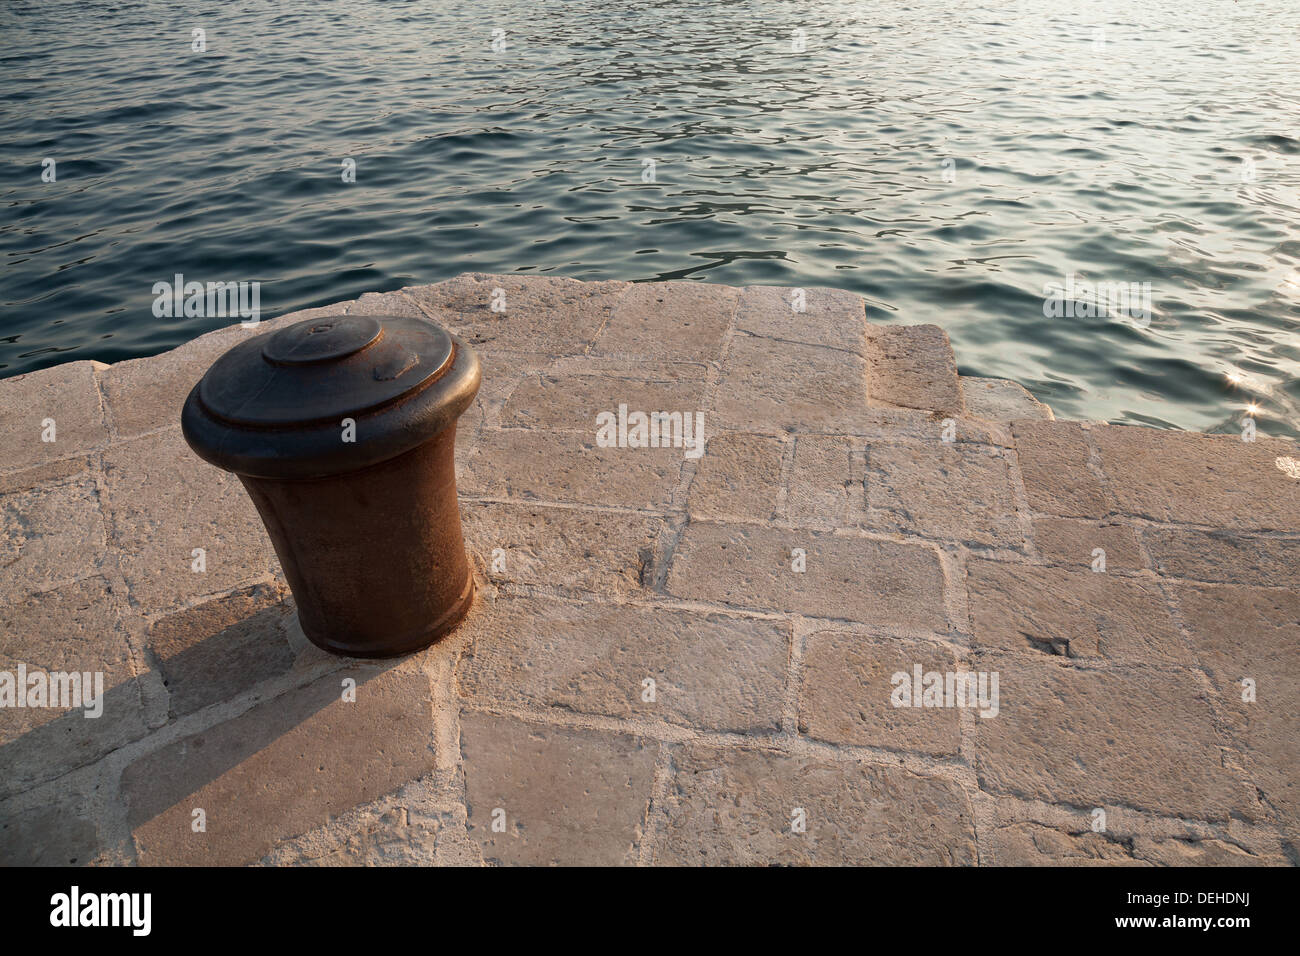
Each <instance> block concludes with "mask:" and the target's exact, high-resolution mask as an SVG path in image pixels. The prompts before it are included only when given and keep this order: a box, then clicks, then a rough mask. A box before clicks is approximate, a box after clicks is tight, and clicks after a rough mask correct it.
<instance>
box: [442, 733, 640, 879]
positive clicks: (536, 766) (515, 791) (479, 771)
mask: <svg viewBox="0 0 1300 956" xmlns="http://www.w3.org/2000/svg"><path fill="white" fill-rule="evenodd" d="M460 746H461V754H462V758H463V760H464V765H465V806H466V809H467V811H468V813H469V831H470V836H471V837H473V838H474V839H475V840H476V841H477V842H478V843H479V844H481V845H482V847H483V858H484V860H485V861H487V862H489V863H513V864H524V865H533V866H556V865H559V866H616V865H620V864H630V863H634V862H636V845H637V844H638V843H639V842H640V840H641V837H642V831H643V827H644V821H645V814H646V807H647V806H648V804H649V801H650V789H651V784H652V782H653V779H654V767H655V760H656V758H657V754H658V749H659V746H658V744H657V743H655V742H654V741H650V740H643V739H641V738H639V737H631V736H626V735H622V734H613V733H605V732H599V731H587V730H576V729H570V728H567V727H555V726H550V725H544V724H526V723H523V722H521V721H518V720H514V719H512V718H508V717H494V716H491V715H489V714H481V713H476V712H473V711H467V712H464V713H462V714H461V719H460ZM498 810H500V811H501V813H500V814H497V818H498V819H500V818H502V817H504V824H505V830H504V832H494V831H493V829H492V824H493V817H494V813H495V812H496V811H498Z"/></svg>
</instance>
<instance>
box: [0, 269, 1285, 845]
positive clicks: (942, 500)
mask: <svg viewBox="0 0 1300 956" xmlns="http://www.w3.org/2000/svg"><path fill="white" fill-rule="evenodd" d="M340 313H344V314H346V313H353V314H368V315H384V314H391V315H402V316H409V317H424V318H428V319H431V320H433V321H438V322H442V323H444V324H445V325H447V326H448V327H450V328H451V329H452V330H453V331H455V332H457V333H458V334H460V335H462V336H463V337H465V338H466V340H467V341H469V342H471V343H473V344H474V346H475V347H476V348H477V349H478V351H479V353H480V357H481V360H482V364H483V371H484V379H483V384H482V387H481V389H480V392H479V394H478V396H477V398H476V400H475V402H474V404H473V406H472V407H471V408H470V409H469V410H467V412H466V413H465V415H464V416H463V417H462V419H461V420H460V422H459V427H458V430H457V438H456V448H457V474H458V491H459V493H460V496H461V511H462V523H463V526H464V531H465V538H466V543H467V547H468V549H469V551H470V554H471V557H472V560H473V563H474V566H475V568H476V574H477V576H478V598H477V600H476V603H475V606H474V608H473V609H472V610H471V612H470V615H469V617H468V618H467V619H466V621H465V623H464V624H463V626H462V627H460V628H459V629H458V630H456V631H455V632H454V633H452V634H451V635H449V636H448V637H446V638H445V639H444V640H442V641H441V642H439V643H438V644H436V645H434V646H433V647H431V648H429V649H427V650H426V651H424V652H421V653H419V654H416V655H412V656H410V657H408V658H406V659H403V660H401V661H398V662H388V663H383V664H374V663H366V664H363V663H357V662H350V661H347V660H345V659H339V658H334V657H331V656H329V655H327V654H325V653H323V652H321V651H319V650H318V649H316V648H315V647H313V646H312V645H310V644H309V643H308V642H307V640H306V638H305V637H304V636H303V634H302V630H301V628H300V626H299V625H298V622H297V619H296V612H295V604H294V601H293V597H292V595H291V594H290V592H289V590H288V586H287V584H286V583H285V581H284V579H283V577H282V575H281V573H280V568H279V564H278V562H277V560H276V558H275V554H274V552H273V550H272V548H271V546H270V542H269V540H268V539H267V536H266V533H265V531H264V529H263V528H262V525H261V523H260V521H259V519H258V517H257V515H256V513H255V511H254V509H253V508H252V506H251V503H250V502H249V500H248V498H247V495H246V494H245V493H244V491H243V488H242V487H241V486H240V484H239V482H238V480H237V479H235V478H234V477H233V476H230V475H226V474H224V473H222V472H220V471H218V470H216V469H213V468H211V467H209V466H208V465H206V464H204V463H202V462H200V461H199V460H198V459H197V458H196V457H195V456H194V455H193V454H192V453H191V452H190V451H189V450H188V448H187V447H186V446H185V443H184V441H183V438H182V436H181V434H180V429H179V427H178V420H179V413H180V405H181V402H182V401H183V400H184V398H185V395H186V394H187V393H188V391H189V389H190V388H191V387H192V385H193V383H194V382H195V381H197V380H198V378H199V377H200V376H201V375H202V374H203V372H204V371H205V369H206V368H207V366H208V365H209V364H210V363H211V362H212V361H213V360H214V359H215V358H216V357H217V356H218V355H220V354H221V353H222V352H224V351H225V350H226V349H227V348H229V347H230V346H231V345H233V344H235V343H237V342H239V341H243V340H244V339H246V338H247V337H248V336H250V335H255V334H259V333H260V332H264V331H268V330H271V329H275V328H280V327H283V326H284V325H287V324H289V323H292V322H294V321H298V320H301V319H306V318H316V317H319V316H323V315H329V314H340ZM918 318H919V317H918ZM957 367H958V366H957V359H956V356H954V355H953V353H952V349H951V347H950V345H949V343H948V339H947V336H946V335H945V334H944V332H943V330H942V329H940V328H939V327H937V326H933V325H925V324H919V325H908V326H876V325H872V324H870V323H868V322H867V321H866V319H865V310H864V308H863V304H862V302H861V300H859V299H858V298H857V297H856V296H853V295H851V294H847V293H844V292H840V291H837V290H826V289H813V288H809V289H802V290H801V289H781V288H765V287H748V288H744V289H734V288H728V287H725V286H716V285H709V284H704V283H697V282H655V283H625V282H598V283H582V282H577V281H574V280H571V279H564V278H558V277H541V276H526V275H511V276H493V275H484V274H477V273H472V274H466V275H462V276H459V277H456V278H454V279H451V280H448V281H446V282H441V283H437V284H434V285H429V286H417V287H412V288H408V289H401V290H395V291H390V292H385V293H372V294H366V295H363V296H361V297H360V298H358V299H357V300H355V301H352V302H346V303H339V304H337V305H334V306H329V307H326V308H323V309H315V310H310V311H309V312H303V313H297V314H294V315H287V316H283V317H281V318H278V319H275V320H273V321H268V322H263V323H261V324H260V326H258V327H257V328H253V329H244V328H241V327H239V326H232V327H230V328H225V329H218V330H215V331H213V332H210V333H208V334H207V335H204V336H201V337H200V338H198V339H196V340H194V341H193V342H190V343H187V344H186V345H183V346H181V347H180V348H178V349H174V350H172V351H171V352H168V353H165V354H163V355H160V356H156V357H154V358H147V359H136V360H132V361H128V362H121V363H118V364H117V365H113V366H105V365H101V364H99V363H93V362H75V363H70V364H67V365H62V366H56V367H54V368H50V369H46V370H44V371H41V372H36V373H32V374H30V375H25V376H20V377H17V378H12V379H7V380H4V381H0V412H3V414H2V415H0V862H4V863H26V864H51V863H66V862H75V863H78V864H85V863H95V864H108V865H118V864H155V863H180V864H198V863H222V864H256V863H261V864H270V865H295V864H301V865H326V866H328V865H362V864H366V865H368V864H381V865H382V864H394V863H408V864H409V863H415V864H424V865H485V864H486V865H499V864H531V865H554V864H561V865H562V864H583V863H589V864H598V865H670V864H680V865H699V864H731V865H735V864H740V865H751V864H752V865H768V864H774V863H776V864H806V865H822V864H842V863H883V864H895V865H909V864H914V865H938V864H942V865H973V864H981V865H1006V864H1009V865H1039V864H1069V865H1158V866H1159V865H1206V866H1235V865H1260V864H1265V865H1286V864H1292V865H1294V864H1295V863H1296V862H1297V861H1300V797H1298V796H1297V782H1296V767H1297V766H1300V754H1297V752H1296V742H1297V740H1300V727H1297V726H1296V717H1295V707H1294V701H1293V697H1294V693H1293V690H1294V687H1295V686H1296V683H1297V680H1300V672H1297V663H1296V662H1297V656H1296V647H1297V639H1298V638H1300V605H1298V604H1297V601H1298V600H1300V598H1298V597H1297V593H1298V588H1297V586H1298V585H1300V478H1297V475H1300V465H1297V464H1296V463H1297V462H1300V447H1297V445H1296V443H1295V442H1292V441H1287V440H1282V439H1276V438H1269V437H1267V436H1266V435H1263V434H1260V435H1259V436H1258V438H1257V439H1256V440H1255V441H1254V442H1243V441H1241V440H1240V439H1239V438H1238V437H1236V436H1232V435H1229V436H1205V435H1196V434H1190V433H1181V432H1162V431H1156V430H1152V429H1146V428H1137V427H1129V426H1123V427H1121V426H1110V425H1096V424H1090V423H1086V422H1065V421H1056V420H1054V419H1053V417H1052V413H1051V410H1050V409H1049V408H1047V407H1046V406H1044V405H1042V403H1040V402H1038V401H1037V400H1036V399H1034V397H1033V396H1032V395H1029V394H1028V393H1027V392H1026V391H1025V390H1024V389H1023V388H1021V387H1020V386H1018V385H1016V384H1015V383H1011V382H1002V381H999V380H993V379H979V378H967V377H963V376H959V375H958V374H957ZM620 405H623V406H626V407H627V408H628V409H629V410H635V411H641V412H644V413H647V414H649V413H653V412H658V411H667V412H672V411H678V412H683V413H686V412H691V413H699V414H701V415H702V416H703V419H702V420H703V422H704V425H703V429H704V439H705V443H704V445H703V447H702V449H700V451H702V453H697V454H689V453H688V451H689V450H688V449H686V448H682V447H660V448H637V447H627V446H626V444H625V443H615V444H613V445H610V444H608V443H605V442H602V441H598V440H597V433H596V420H595V419H596V416H597V415H599V414H600V413H601V412H605V411H609V412H615V413H616V412H617V410H618V408H619V406H620ZM47 420H49V421H47ZM51 425H52V426H53V427H52V428H51ZM20 665H21V667H22V668H24V669H25V670H24V673H28V672H31V673H40V674H42V675H45V676H46V677H47V678H48V679H49V680H48V682H47V684H46V687H47V696H46V699H45V700H44V704H42V703H41V701H40V699H39V697H32V698H31V699H32V700H33V701H34V703H33V705H32V706H26V704H27V701H28V696H29V694H28V690H29V688H27V687H24V688H23V703H24V706H22V707H19V706H16V703H17V693H18V690H17V683H16V675H17V673H18V671H19V667H20ZM72 671H77V672H89V673H90V674H91V675H92V680H93V677H94V675H95V673H102V675H103V678H104V682H103V684H104V692H103V695H102V704H103V716H102V717H98V718H87V717H85V716H83V712H84V711H83V708H81V707H80V706H76V705H73V704H71V703H70V702H69V701H68V700H64V699H60V700H59V701H58V702H57V704H58V705H57V706H55V705H54V704H53V702H52V701H51V700H50V699H49V697H48V687H49V686H54V682H56V681H57V680H60V679H66V674H67V673H68V672H72ZM60 674H64V675H65V678H60V677H59V675H60ZM981 680H983V682H984V683H983V684H981V683H980V681H981ZM6 681H7V683H6ZM349 681H354V682H355V695H356V696H355V700H353V699H350V698H349V693H350V687H349ZM38 683H39V681H38ZM980 687H983V688H984V690H983V691H980V692H979V693H978V694H975V693H974V691H971V694H974V696H971V695H970V694H968V693H967V689H969V688H975V689H976V690H978V688H980ZM950 688H951V689H950ZM985 692H991V693H987V694H986V693H985ZM981 694H984V696H980V695H981ZM6 695H8V696H6ZM196 810H202V811H203V813H202V826H199V825H198V818H197V817H196V814H195V811H196ZM1097 810H1102V811H1103V812H1104V816H1105V819H1106V821H1107V822H1106V824H1105V826H1104V827H1102V828H1101V829H1100V830H1094V826H1093V819H1094V812H1095V811H1097Z"/></svg>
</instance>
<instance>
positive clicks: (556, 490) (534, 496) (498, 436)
mask: <svg viewBox="0 0 1300 956" xmlns="http://www.w3.org/2000/svg"><path fill="white" fill-rule="evenodd" d="M685 460H686V459H685V457H684V454H683V450H682V449H680V448H601V447H599V446H598V445H597V444H596V437H595V434H594V431H593V433H592V434H590V435H586V434H582V433H580V432H540V431H539V432H533V431H527V430H525V429H517V428H507V429H485V430H484V432H483V435H482V436H481V438H480V439H479V443H478V445H477V447H476V448H475V449H474V451H473V453H472V454H471V456H470V459H469V461H467V462H466V463H465V469H464V472H463V473H462V474H461V477H460V480H459V483H458V487H459V490H460V492H461V493H462V494H471V495H473V494H477V495H482V496H484V497H489V498H518V499H524V500H535V501H562V502H575V503H579V504H588V503H595V502H598V503H600V504H603V505H611V506H615V507H624V508H641V509H650V510H656V511H662V510H665V509H668V508H670V507H672V505H673V492H674V491H675V489H676V487H677V484H678V482H679V481H680V480H681V473H682V462H684V461H685Z"/></svg>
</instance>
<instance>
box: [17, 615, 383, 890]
mask: <svg viewBox="0 0 1300 956" xmlns="http://www.w3.org/2000/svg"><path fill="white" fill-rule="evenodd" d="M250 590H251V589H250ZM240 600H245V601H246V600H247V595H245V594H237V595H233V596H230V597H229V598H226V599H218V600H217V601H214V602H208V603H207V604H205V605H201V606H199V607H198V608H194V609H189V610H187V611H183V612H178V614H175V615H170V616H169V617H167V618H164V619H162V620H161V621H160V622H157V623H156V624H155V625H154V626H153V627H151V628H150V631H149V638H150V648H151V651H152V653H151V656H152V657H153V663H154V666H155V667H156V668H157V670H158V672H159V675H160V677H161V679H162V681H163V683H164V685H165V686H166V688H167V692H168V713H167V724H165V725H164V726H163V727H162V728H159V730H161V731H165V730H166V727H167V726H170V725H172V724H173V723H175V721H177V720H179V719H184V718H188V717H190V716H191V715H194V714H197V713H199V712H200V711H202V710H204V709H205V708H207V707H211V706H214V705H217V706H219V705H220V704H221V703H223V702H225V701H229V700H234V699H237V698H239V697H241V696H244V695H247V694H249V693H250V692H255V691H256V689H257V688H258V687H259V686H262V685H264V684H266V683H267V682H268V681H272V680H275V679H277V678H282V677H284V676H285V675H286V674H288V673H290V672H291V671H292V670H293V668H294V665H295V662H296V661H298V660H299V655H297V654H295V652H294V650H293V646H292V644H291V642H290V640H289V636H288V633H289V628H290V627H294V626H296V615H295V613H294V610H293V604H292V601H291V600H283V601H280V602H278V603H276V604H273V605H271V606H263V607H261V608H259V609H257V610H255V611H253V612H252V613H246V614H245V616H242V617H237V616H233V615H232V614H231V613H230V611H231V608H230V607H229V606H227V605H229V604H230V603H236V604H237V603H238V601H240ZM159 632H161V634H160V633H159ZM182 635H183V639H182V637H181V636H182ZM155 644H158V645H160V646H159V647H155ZM160 651H161V653H160ZM312 654H319V660H320V661H322V662H323V661H326V660H330V658H328V656H327V655H325V654H324V652H316V651H314V649H313V650H308V651H305V652H304V655H312ZM337 660H338V666H337V667H335V668H334V669H332V670H330V671H328V672H327V673H326V674H324V675H323V676H320V677H317V678H316V679H314V680H311V681H308V683H306V684H305V685H302V686H298V687H292V688H290V689H288V690H284V691H282V692H278V693H276V694H275V695H274V696H270V697H267V698H266V699H263V700H260V701H257V702H256V703H254V704H253V705H252V707H250V708H248V709H247V710H244V711H242V712H241V713H238V714H235V715H231V716H229V717H224V718H222V717H216V718H214V722H212V723H211V724H210V725H209V726H206V727H203V728H202V729H199V730H196V731H194V732H192V733H189V734H186V735H184V736H182V737H180V738H179V739H176V740H174V741H172V742H170V743H168V744H164V745H163V746H161V747H159V748H156V749H154V750H151V751H149V752H147V753H144V754H143V755H142V756H140V757H139V758H137V759H136V760H134V761H133V762H132V763H130V764H129V765H128V766H127V767H126V768H125V770H124V771H123V772H122V776H121V793H122V797H123V800H124V802H125V804H126V810H127V822H128V826H129V828H130V829H131V830H132V831H134V830H136V829H137V828H138V827H139V826H141V825H142V824H145V823H147V822H148V821H150V820H152V819H154V818H155V817H157V816H159V815H160V814H163V813H165V812H166V811H167V810H169V809H171V808H172V807H174V806H176V805H177V804H178V803H180V802H182V801H184V800H185V799H186V798H187V797H189V796H191V795H193V794H195V793H197V792H199V791H201V790H203V788H204V787H207V786H208V785H209V784H211V783H213V781H216V780H219V779H220V778H221V777H222V776H223V775H224V774H226V773H228V772H230V771H231V770H232V769H234V768H236V767H238V766H239V765H240V764H241V763H243V762H244V761H246V760H248V759H250V758H251V757H254V756H255V755H256V754H258V753H260V752H262V751H264V750H266V749H267V748H268V747H270V746H271V745H272V744H274V743H275V742H276V741H277V740H280V739H281V738H283V737H284V736H285V735H286V734H289V733H291V732H293V731H294V730H295V729H297V728H299V727H301V726H302V725H304V724H306V723H309V722H311V721H312V720H313V719H315V718H316V717H317V715H318V714H320V713H321V712H322V711H324V710H325V709H326V708H328V707H330V706H331V705H332V704H334V703H336V702H338V701H339V699H340V691H339V688H340V681H341V679H342V678H343V677H345V676H346V677H350V678H352V679H353V680H355V681H356V685H357V687H358V688H360V687H361V686H363V685H364V684H365V683H366V682H367V681H369V680H372V679H373V678H375V677H377V676H379V675H381V674H383V673H384V672H385V671H386V670H388V669H390V668H392V667H395V666H397V665H398V664H400V663H401V660H402V659H401V658H398V659H393V660H389V661H359V660H352V659H348V658H338V659H337ZM305 663H307V664H308V666H310V664H311V661H310V660H308V661H306V662H305ZM92 666H93V665H92ZM30 667H31V665H29V668H30ZM102 697H103V716H101V717H98V718H87V717H85V716H83V714H84V710H83V709H81V708H77V709H71V710H67V711H65V712H63V713H61V714H60V715H59V716H58V717H56V718H54V719H53V720H49V721H47V722H45V723H43V724H41V725H40V726H38V727H34V728H32V729H31V730H28V731H27V732H25V733H23V734H21V735H20V736H17V737H15V738H14V739H13V740H10V741H8V742H7V743H5V744H3V745H2V746H0V768H3V776H2V777H0V780H2V781H3V782H2V783H0V800H5V801H9V800H10V798H12V797H14V796H16V795H18V794H21V793H23V792H26V791H28V790H31V789H33V788H34V787H37V786H41V785H43V784H47V783H49V782H50V781H52V780H56V779H57V778H59V777H62V776H64V775H66V774H68V773H69V772H71V771H74V770H77V769H79V768H83V767H86V766H88V765H91V764H93V763H95V762H96V761H99V760H101V759H103V758H104V757H105V756H107V755H108V754H110V753H111V752H112V751H114V750H116V749H118V748H120V747H122V746H124V745H126V744H129V743H132V742H134V741H138V740H141V739H143V738H146V737H147V736H148V735H149V734H150V733H157V732H159V730H151V729H150V728H149V726H148V720H147V716H148V715H147V713H146V709H145V704H144V700H143V697H142V693H141V688H140V685H139V682H138V679H136V678H131V679H130V680H126V681H122V682H120V683H118V684H116V685H114V686H112V687H108V688H105V689H104V692H103V695H102ZM63 796H64V794H62V793H59V794H54V795H52V797H51V799H52V800H60V799H61V798H62V797H63ZM74 802H75V803H76V804H79V805H78V806H75V807H73V808H71V809H70V810H68V809H64V810H61V811H60V819H61V821H62V824H63V825H64V826H65V827H72V828H73V830H74V832H75V833H76V835H77V837H78V839H77V840H76V841H74V842H75V846H72V847H71V848H69V847H66V846H63V845H62V843H63V842H66V841H61V840H60V839H59V838H58V837H57V834H54V833H51V832H50V828H49V827H47V826H44V825H42V824H39V821H36V820H34V819H33V818H32V813H31V811H25V812H22V813H15V814H12V815H9V814H6V815H5V816H6V817H8V819H4V820H0V865H10V864H11V863H12V864H17V865H22V864H37V865H39V864H41V863H59V864H63V865H66V864H67V863H68V862H69V861H70V860H71V859H74V858H75V859H76V860H77V862H79V863H88V862H91V861H93V860H94V859H95V858H96V857H97V856H98V855H99V854H100V853H102V852H103V850H105V849H106V848H107V847H106V846H105V844H104V836H103V832H102V831H103V828H102V827H101V826H100V821H99V820H97V819H95V818H94V817H93V815H91V813H90V812H89V811H88V809H87V808H86V807H85V806H83V805H80V804H84V803H86V802H89V801H81V800H76V801H74ZM38 816H40V815H38ZM42 819H43V817H42ZM53 844H59V846H58V850H57V852H52V851H53V850H54V849H55V848H54V846H53Z"/></svg>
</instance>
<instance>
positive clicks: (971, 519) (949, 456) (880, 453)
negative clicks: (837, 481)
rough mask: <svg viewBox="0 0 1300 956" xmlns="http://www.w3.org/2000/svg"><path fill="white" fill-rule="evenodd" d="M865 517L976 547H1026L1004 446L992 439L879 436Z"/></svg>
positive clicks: (871, 451) (870, 453)
mask: <svg viewBox="0 0 1300 956" xmlns="http://www.w3.org/2000/svg"><path fill="white" fill-rule="evenodd" d="M867 507H868V513H867V524H868V526H869V527H872V528H879V529H881V530H884V531H893V532H898V533H904V534H918V535H922V536H923V537H927V538H937V539H942V540H946V541H961V542H964V543H966V544H969V545H972V546H975V547H986V548H989V547H1002V548H1014V549H1023V548H1024V546H1025V532H1024V525H1023V522H1022V520H1021V517H1020V515H1019V513H1018V512H1017V509H1016V504H1015V499H1014V497H1013V495H1012V491H1011V475H1010V473H1009V471H1008V469H1007V459H1006V456H1005V453H1004V452H1003V451H1002V450H1001V449H999V448H996V447H994V446H991V445H973V444H970V443H965V442H962V443H958V442H952V443H946V442H916V443H908V444H905V445H904V444H898V445H890V444H884V443H877V442H873V443H872V444H871V446H870V447H869V448H868V449H867Z"/></svg>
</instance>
